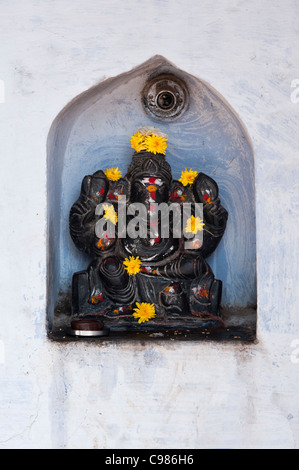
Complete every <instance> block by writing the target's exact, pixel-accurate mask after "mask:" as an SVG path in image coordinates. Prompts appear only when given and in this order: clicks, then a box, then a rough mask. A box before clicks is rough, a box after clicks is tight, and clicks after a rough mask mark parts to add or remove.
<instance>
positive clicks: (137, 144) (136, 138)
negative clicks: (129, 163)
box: [131, 132, 146, 152]
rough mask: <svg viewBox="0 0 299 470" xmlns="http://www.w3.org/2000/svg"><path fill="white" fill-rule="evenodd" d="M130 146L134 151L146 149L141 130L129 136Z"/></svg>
mask: <svg viewBox="0 0 299 470" xmlns="http://www.w3.org/2000/svg"><path fill="white" fill-rule="evenodd" d="M131 147H132V148H133V149H134V150H136V152H141V150H146V145H145V142H144V136H143V134H141V132H136V134H134V135H132V137H131Z"/></svg>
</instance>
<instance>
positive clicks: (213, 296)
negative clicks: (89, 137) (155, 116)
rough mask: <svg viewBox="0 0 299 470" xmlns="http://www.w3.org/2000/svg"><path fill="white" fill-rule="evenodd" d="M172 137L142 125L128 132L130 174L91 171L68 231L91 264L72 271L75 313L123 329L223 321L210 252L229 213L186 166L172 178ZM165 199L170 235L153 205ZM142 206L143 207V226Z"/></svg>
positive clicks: (204, 179)
mask: <svg viewBox="0 0 299 470" xmlns="http://www.w3.org/2000/svg"><path fill="white" fill-rule="evenodd" d="M167 140H168V138H167V136H166V135H165V134H163V133H162V132H161V131H160V130H159V129H155V128H141V129H139V130H138V132H136V134H134V136H132V138H131V144H132V147H133V148H134V150H135V152H134V154H133V157H132V161H131V164H130V165H129V168H128V170H127V173H126V175H125V176H122V174H121V172H120V171H119V169H118V168H108V169H106V170H105V171H102V170H99V171H97V172H96V173H94V174H93V175H88V176H85V177H84V179H83V182H82V187H81V193H80V196H79V198H78V200H77V201H76V202H75V203H74V205H73V206H72V208H71V211H70V234H71V237H72V240H73V242H74V244H75V245H76V247H77V248H78V249H79V250H81V251H84V252H85V253H87V254H88V255H89V257H90V259H91V262H90V264H89V266H88V267H87V269H86V270H85V271H81V272H78V273H75V274H74V275H73V287H72V309H73V312H72V314H73V318H76V319H80V318H81V319H84V320H85V321H86V319H95V318H97V319H99V320H101V321H102V322H103V323H104V324H105V325H108V326H110V327H113V326H115V327H116V328H117V327H130V328H138V327H140V324H141V323H143V325H142V327H143V328H144V326H145V325H146V327H151V326H156V327H157V325H162V326H171V325H185V326H188V325H193V324H198V323H200V324H202V323H203V322H207V321H213V322H218V321H221V317H220V313H219V305H220V300H221V288H222V283H221V281H220V280H217V279H215V277H214V274H213V272H212V270H211V268H210V266H209V265H208V263H207V261H206V258H207V257H208V256H209V255H210V254H211V253H213V252H214V250H215V249H216V248H217V246H218V244H219V242H220V240H221V238H222V236H223V234H224V231H225V227H226V222H227V217H228V213H227V211H226V210H225V209H224V208H223V207H222V206H221V203H220V199H219V194H218V186H217V184H216V182H215V181H214V180H213V179H212V178H210V177H209V176H207V175H205V174H203V173H198V172H197V171H196V170H192V169H190V170H187V168H186V169H185V170H184V171H182V174H181V178H180V179H179V180H174V179H173V178H172V171H171V167H170V165H169V163H168V162H167V160H166V156H165V155H166V147H167ZM161 204H162V205H163V204H164V208H171V210H170V211H169V224H168V229H169V232H168V234H167V236H165V233H164V232H163V230H164V229H163V227H164V226H165V223H164V222H165V220H164V219H165V217H163V215H161V214H162V213H160V212H155V211H156V208H157V206H158V205H161ZM136 205H137V207H141V206H142V207H143V208H144V210H143V211H140V213H138V223H136V212H134V208H135V207H136ZM196 205H197V206H200V207H201V209H202V217H198V216H196V213H195V212H194V210H195V207H196ZM186 207H188V209H189V210H191V212H190V214H189V218H188V219H187V220H186V221H185V222H186V223H185V224H184V220H183V218H182V214H183V212H184V208H186ZM120 208H121V209H120ZM153 212H155V214H156V217H153ZM178 216H180V217H181V218H178ZM167 221H168V220H167ZM178 221H179V222H178ZM100 227H101V228H100ZM164 228H165V227H164ZM188 233H189V236H192V237H193V238H192V239H187V235H188ZM136 234H137V237H136ZM186 242H188V243H186Z"/></svg>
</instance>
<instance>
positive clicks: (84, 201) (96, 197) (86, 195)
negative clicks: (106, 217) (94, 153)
mask: <svg viewBox="0 0 299 470" xmlns="http://www.w3.org/2000/svg"><path fill="white" fill-rule="evenodd" d="M108 187H109V183H108V181H107V180H106V177H105V175H104V173H103V172H102V171H98V172H96V173H94V174H93V175H87V176H85V177H84V179H83V181H82V185H81V192H80V196H79V198H78V199H77V201H76V202H75V203H74V204H73V206H72V208H71V210H70V215H69V228H70V235H71V238H72V240H73V242H74V244H75V245H76V247H77V248H78V249H79V250H80V251H84V252H85V253H87V254H89V255H91V256H94V255H95V254H97V251H98V249H97V244H98V238H97V237H96V234H95V226H96V223H97V221H98V220H99V219H100V216H97V215H96V207H97V205H98V204H100V203H101V202H103V201H104V200H105V197H106V194H107V191H108Z"/></svg>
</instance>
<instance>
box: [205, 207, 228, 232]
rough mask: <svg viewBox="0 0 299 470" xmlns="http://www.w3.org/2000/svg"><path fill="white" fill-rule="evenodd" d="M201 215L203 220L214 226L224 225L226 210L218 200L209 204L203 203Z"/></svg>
mask: <svg viewBox="0 0 299 470" xmlns="http://www.w3.org/2000/svg"><path fill="white" fill-rule="evenodd" d="M203 215H204V219H205V221H206V222H207V223H208V224H209V225H212V226H214V227H219V228H220V227H225V225H226V221H227V215H228V213H227V211H226V209H224V207H222V206H221V205H220V203H219V202H218V201H216V202H213V203H211V204H208V203H207V204H204V206H203Z"/></svg>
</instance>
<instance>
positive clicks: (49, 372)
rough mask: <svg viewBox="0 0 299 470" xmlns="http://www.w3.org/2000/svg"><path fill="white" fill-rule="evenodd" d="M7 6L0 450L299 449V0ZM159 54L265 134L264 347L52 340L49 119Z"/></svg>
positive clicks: (259, 170)
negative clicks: (48, 308) (48, 320)
mask: <svg viewBox="0 0 299 470" xmlns="http://www.w3.org/2000/svg"><path fill="white" fill-rule="evenodd" d="M0 8H1V30H0V40H1V54H0V57H1V61H0V62H1V63H0V80H2V82H1V90H0V91H1V93H0V95H1V96H0V97H1V99H0V101H1V103H0V116H1V184H0V207H1V231H0V246H1V273H2V275H1V283H0V286H1V295H0V306H1V307H0V308H1V329H0V447H1V448H92V447H96V448H103V447H105V448H133V447H135V448H148V447H149V448H162V447H164V448H194V447H195V448H255V447H262V448H281V447H282V448H298V447H299V400H298V388H299V380H298V379H299V351H298V350H297V351H296V348H295V346H296V344H297V347H298V346H299V315H298V292H299V289H298V287H299V286H298V255H299V249H298V212H299V211H298V209H299V207H298V153H299V151H298V148H299V147H298V144H299V131H298V119H299V102H298V103H296V101H297V97H298V98H299V93H298V94H296V90H295V89H294V88H292V87H291V84H292V81H293V80H295V79H299V49H298V34H299V27H298V14H299V2H298V0H285V1H284V2H278V1H273V0H271V1H270V0H264V1H263V2H260V1H258V0H252V1H244V0H226V1H220V0H219V1H213V2H211V1H208V0H203V1H201V2H198V1H196V0H176V1H175V2H174V1H171V0H168V1H159V0H152V1H143V2H142V1H138V0H127V1H126V2H122V1H120V0H109V1H108V0H98V1H96V0H84V1H83V0H73V1H72V2H70V1H69V0H48V1H47V0H43V1H42V0H22V1H21V0H2V1H1V2H0ZM155 54H161V55H163V56H165V57H166V58H167V59H168V60H170V61H172V62H173V63H174V64H175V65H177V66H178V67H180V68H182V69H184V70H186V71H187V72H189V73H191V74H194V75H196V76H198V77H200V78H202V79H204V80H206V81H207V82H209V83H210V84H211V85H212V86H213V87H214V88H216V89H217V90H218V91H219V92H220V93H221V94H222V95H223V96H224V97H225V98H226V100H227V101H228V102H229V103H230V104H231V105H232V107H233V108H234V109H235V110H236V111H237V112H238V113H239V115H240V117H241V119H242V121H243V122H244V123H245V125H246V126H247V129H248V132H249V135H250V136H251V138H252V141H253V146H254V152H255V166H256V199H257V269H258V307H259V309H258V317H259V318H258V343H257V344H254V345H244V344H240V343H233V344H229V343H226V344H223V343H221V344H219V343H208V342H204V343H198V344H194V343H179V342H168V343H163V342H162V343H158V344H153V343H151V344H149V343H146V344H141V343H140V344H134V345H133V344H130V343H122V344H121V345H119V344H105V345H102V346H95V345H90V344H86V343H80V344H79V343H71V344H66V345H64V344H57V343H53V342H50V341H49V340H48V339H47V337H46V331H45V317H46V313H45V305H46V300H45V294H46V140H47V135H48V131H49V129H50V126H51V123H52V121H53V120H54V118H55V117H56V115H57V114H58V112H59V111H60V110H61V109H62V108H63V107H64V106H65V105H66V104H67V103H68V102H69V101H70V100H71V99H72V98H74V97H75V96H76V95H77V94H79V93H81V92H82V91H84V90H86V89H88V88H89V87H91V86H93V85H95V84H96V83H98V82H99V81H100V80H102V79H104V78H106V77H110V76H115V75H117V74H119V73H121V72H124V71H127V70H130V69H131V68H132V67H134V66H137V65H139V64H141V63H142V62H144V61H145V60H147V59H148V58H150V57H152V56H153V55H155ZM3 86H4V90H3ZM292 92H293V95H292V98H293V99H291V93H292ZM298 101H299V99H298ZM296 340H298V343H296Z"/></svg>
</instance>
